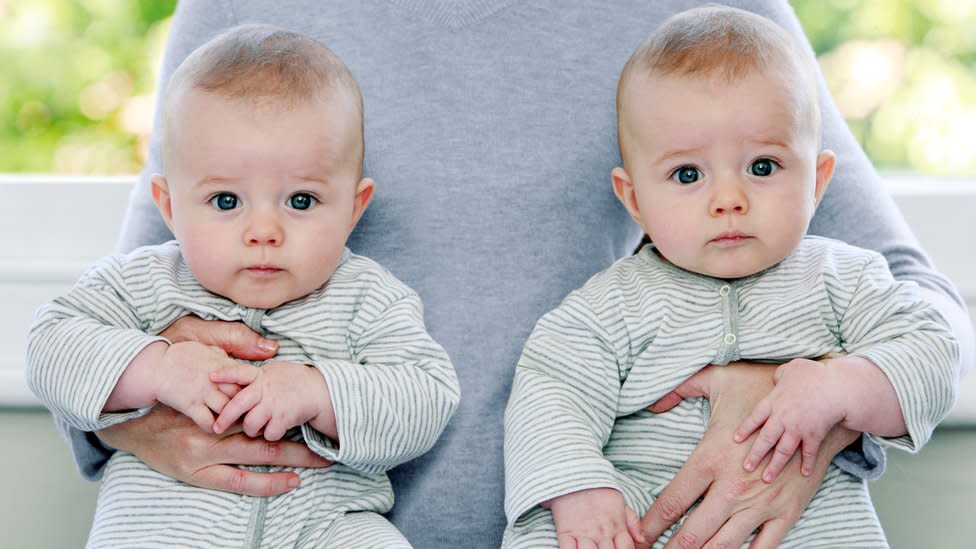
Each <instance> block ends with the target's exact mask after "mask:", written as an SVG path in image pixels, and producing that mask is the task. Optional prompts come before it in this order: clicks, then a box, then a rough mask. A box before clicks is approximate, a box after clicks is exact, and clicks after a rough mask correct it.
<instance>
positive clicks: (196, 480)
mask: <svg viewBox="0 0 976 549" xmlns="http://www.w3.org/2000/svg"><path fill="white" fill-rule="evenodd" d="M161 335H162V336H163V337H165V338H167V339H169V340H170V341H172V342H174V343H179V342H183V341H197V342H199V343H204V344H206V345H213V346H216V347H220V348H221V349H224V351H226V352H227V353H228V354H230V355H232V356H235V357H237V358H241V359H246V360H264V359H268V358H271V357H273V356H274V355H275V354H276V353H277V351H278V347H277V344H276V343H275V342H274V341H273V340H270V339H266V338H262V337H260V336H259V335H258V334H256V333H254V332H253V331H251V330H250V329H248V328H247V327H246V326H244V325H243V324H239V323H233V322H220V321H205V320H202V319H200V318H197V317H193V316H187V317H183V318H181V319H179V320H177V321H176V322H174V323H173V324H172V325H170V327H169V328H167V329H166V330H165V331H163V333H162V334H161ZM96 435H98V437H99V438H100V439H101V440H102V441H103V442H105V443H106V444H108V445H109V446H111V447H113V448H118V449H120V450H125V451H127V452H131V453H132V454H135V456H136V457H138V458H139V459H141V460H142V461H143V463H145V464H146V465H148V466H150V467H152V468H153V469H155V470H156V471H159V472H160V473H163V474H164V475H167V476H169V477H172V478H174V479H176V480H180V481H183V482H186V483H187V484H192V485H194V486H199V487H201V488H212V489H216V490H224V491H228V492H235V493H238V494H246V495H252V496H273V495H277V494H281V493H284V492H287V491H289V490H292V489H294V488H296V487H297V486H298V483H299V478H298V475H297V474H295V473H293V472H275V473H261V472H256V471H248V470H245V469H241V468H239V467H236V466H235V465H278V466H286V467H326V466H328V465H330V464H331V463H330V462H329V461H327V460H325V459H324V458H322V457H320V456H318V455H317V454H315V453H314V452H312V451H311V450H309V448H308V447H307V446H305V445H304V444H301V443H298V442H292V441H281V442H268V441H265V440H262V439H253V438H250V437H248V436H247V435H245V434H243V433H241V432H240V427H239V426H237V427H235V428H233V429H230V430H228V431H227V432H225V433H223V434H221V435H215V434H212V433H206V432H204V431H202V430H200V429H199V428H198V427H197V426H196V425H195V424H194V423H193V422H192V421H191V420H190V419H189V418H187V417H186V416H183V415H181V414H179V413H177V412H175V411H174V410H172V409H170V408H168V407H166V406H162V405H157V406H155V407H154V408H153V409H152V411H150V412H149V413H148V414H146V415H145V416H143V417H141V418H138V419H134V420H130V421H126V422H123V423H120V424H117V425H114V426H112V427H109V428H107V429H102V430H101V431H98V432H96Z"/></svg>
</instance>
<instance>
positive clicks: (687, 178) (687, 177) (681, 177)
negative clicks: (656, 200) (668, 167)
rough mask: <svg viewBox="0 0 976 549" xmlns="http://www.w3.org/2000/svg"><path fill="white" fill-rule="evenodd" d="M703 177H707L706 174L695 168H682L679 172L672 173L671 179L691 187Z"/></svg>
mask: <svg viewBox="0 0 976 549" xmlns="http://www.w3.org/2000/svg"><path fill="white" fill-rule="evenodd" d="M702 177H705V174H703V173H702V171H701V170H699V169H698V168H696V167H694V166H681V167H680V168H678V169H677V170H674V171H673V172H671V179H673V180H674V181H676V182H678V183H681V184H682V185H690V184H692V183H694V182H696V181H698V180H699V179H701V178H702Z"/></svg>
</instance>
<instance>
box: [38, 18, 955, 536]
mask: <svg viewBox="0 0 976 549" xmlns="http://www.w3.org/2000/svg"><path fill="white" fill-rule="evenodd" d="M814 74H815V72H814V69H813V68H812V67H811V66H810V61H809V60H808V56H807V55H806V54H805V53H804V52H803V51H802V49H801V47H800V46H799V45H797V44H795V43H794V42H793V40H792V39H791V38H790V37H789V35H788V34H787V33H786V32H785V31H783V30H782V29H780V28H779V27H777V26H776V25H775V24H773V23H771V22H769V21H767V20H765V19H763V18H761V17H759V16H756V15H753V14H750V13H748V12H744V11H740V10H735V9H731V8H718V7H714V8H713V7H709V8H703V9H696V10H691V11H688V12H685V13H682V14H679V15H677V16H675V17H673V18H672V19H670V20H668V21H667V22H666V23H665V24H664V25H662V26H661V27H660V28H659V29H657V30H656V31H655V32H654V33H653V34H652V35H651V36H650V37H649V38H648V39H647V40H646V41H645V42H644V43H642V44H641V45H640V46H639V47H638V49H637V51H635V52H634V54H633V56H632V57H631V58H630V60H629V61H628V62H627V64H626V66H625V67H624V69H623V72H622V75H621V77H620V82H619V87H618V94H617V115H618V132H619V139H620V152H621V156H622V160H623V167H619V168H615V169H614V170H613V172H612V173H611V179H612V184H613V192H614V193H615V194H616V196H617V197H618V198H619V199H620V202H621V203H622V204H623V206H624V207H625V208H626V209H627V211H628V212H629V213H630V214H631V216H632V217H633V218H634V220H635V222H637V223H638V224H639V225H640V226H641V227H642V228H643V230H644V232H645V233H646V234H647V235H648V237H649V239H650V242H651V243H650V244H647V245H645V246H644V247H643V248H641V249H640V251H639V252H637V253H636V254H635V255H633V256H631V257H627V258H624V259H621V260H620V261H618V262H616V263H615V264H614V265H612V266H611V267H610V268H609V269H607V270H605V271H603V272H601V273H598V274H597V275H595V276H594V277H593V278H591V279H590V280H589V281H588V282H587V283H586V284H585V285H584V286H583V287H582V288H580V289H579V290H577V291H575V292H573V293H572V294H570V295H569V296H568V297H567V298H566V299H565V300H564V301H563V303H562V304H561V305H559V307H557V308H556V309H554V310H553V311H551V312H550V313H548V314H546V315H545V316H544V317H543V318H542V319H540V320H539V322H538V323H537V325H536V327H535V330H534V331H533V332H532V335H531V336H530V338H529V340H528V342H527V343H526V345H525V349H524V351H523V354H522V356H521V358H520V360H519V363H518V365H517V367H516V371H515V378H514V384H513V387H512V393H511V397H510V401H509V405H508V409H507V412H506V417H505V429H506V437H505V464H506V473H505V483H506V509H505V511H506V514H507V516H508V520H509V523H508V527H507V529H506V532H505V539H504V541H503V545H504V546H507V547H516V548H523V547H557V546H558V547H576V546H577V545H578V546H580V547H583V546H593V547H597V546H599V547H618V548H619V547H634V546H641V545H645V544H650V543H657V544H658V545H661V544H663V543H665V542H666V541H667V540H668V539H669V538H670V537H671V536H673V535H674V534H675V531H676V530H677V528H673V529H669V530H668V531H667V532H665V534H664V535H663V536H662V537H661V538H660V539H658V540H651V539H644V537H645V536H644V534H643V533H642V532H641V529H640V527H639V524H638V520H637V517H638V516H639V515H641V514H643V513H644V512H646V511H647V509H648V508H649V506H650V505H651V504H652V503H653V502H654V501H655V499H656V498H657V497H658V495H659V494H660V493H661V491H662V490H663V489H664V487H665V486H667V484H668V482H669V481H670V480H671V479H672V478H673V477H674V475H675V474H676V473H677V471H678V470H679V469H680V468H681V466H682V465H683V463H684V462H685V460H686V459H687V457H688V455H689V454H690V452H691V450H692V449H693V448H694V447H695V445H696V443H697V441H698V440H700V439H701V437H702V436H703V434H704V431H705V429H706V428H707V426H708V420H709V409H708V405H707V402H706V401H704V400H702V399H691V400H686V401H684V402H681V403H680V404H678V405H677V406H676V407H675V408H674V409H672V410H670V411H668V412H665V413H658V414H655V413H652V412H650V411H649V410H648V406H649V405H650V404H651V403H653V402H655V401H657V400H658V399H659V398H661V397H663V396H664V395H666V394H667V393H669V392H670V391H672V390H673V389H674V388H675V387H676V386H677V385H678V384H679V383H681V382H682V381H683V380H685V379H687V378H688V377H690V376H691V375H693V374H694V373H695V372H696V371H698V370H700V369H701V368H703V367H705V366H706V365H708V364H726V363H729V362H733V361H740V360H746V361H766V362H775V363H784V364H783V365H782V366H780V367H779V368H778V369H777V371H776V385H775V388H774V389H773V391H772V392H771V393H770V394H769V395H768V396H767V397H766V398H764V399H763V400H762V401H761V402H760V403H759V404H758V405H757V406H756V408H755V409H754V410H753V412H752V414H751V415H750V416H749V418H748V419H746V420H745V422H744V423H743V424H742V425H741V426H740V427H739V429H738V430H737V431H736V440H738V441H739V442H742V443H744V444H751V450H750V451H749V453H748V457H747V458H746V461H745V463H744V464H743V466H744V467H745V468H746V469H748V470H754V469H756V468H763V470H764V473H763V479H764V480H767V481H771V480H772V479H773V478H775V477H776V475H777V474H778V473H779V471H780V470H782V468H783V467H784V466H785V465H786V463H787V462H788V461H789V460H790V459H791V458H793V456H794V454H797V453H799V454H800V457H799V458H798V459H799V460H800V461H801V467H802V471H803V473H804V474H811V473H812V472H813V470H814V462H815V456H816V453H817V449H818V446H819V444H820V442H821V441H822V440H823V439H824V437H825V436H826V434H827V432H828V431H830V430H831V429H832V428H833V427H834V426H836V425H840V426H843V427H846V428H848V429H851V430H854V431H859V432H864V433H870V435H866V436H870V437H873V438H876V439H877V440H878V441H881V442H882V443H883V444H886V445H892V446H896V447H900V448H903V449H907V450H910V451H914V450H917V449H918V448H919V447H920V446H921V445H922V444H924V443H925V441H926V440H927V439H928V437H929V435H930V433H931V431H932V429H933V428H934V427H935V425H936V424H937V423H938V421H939V420H940V419H941V418H942V417H943V416H944V415H945V413H947V412H948V409H949V408H950V406H951V404H952V402H953V399H954V393H953V390H954V386H955V379H954V374H953V364H954V363H955V362H956V360H957V353H958V351H957V348H956V343H955V340H954V339H953V337H952V335H951V333H950V332H949V330H948V328H947V326H946V324H945V322H944V321H943V320H942V319H941V317H939V315H938V314H937V313H936V312H934V310H933V309H932V308H931V307H929V306H927V304H926V303H924V302H923V301H922V300H921V298H920V297H919V295H918V293H917V292H916V291H915V287H914V285H912V284H909V283H901V282H896V281H895V280H894V279H893V278H892V276H891V274H890V273H889V271H888V268H887V264H886V263H885V260H884V258H883V257H882V256H880V255H879V254H877V253H874V252H870V251H866V250H862V249H859V248H854V247H852V246H849V245H846V244H843V243H840V242H836V241H833V240H828V239H824V238H816V237H808V236H805V232H806V229H807V226H808V223H809V221H810V219H811V217H812V216H813V213H814V210H815V208H816V206H817V204H818V202H819V201H820V199H821V198H822V196H823V194H824V192H825V190H826V189H827V185H828V183H829V182H830V178H831V175H832V173H833V170H834V167H835V158H834V155H833V153H831V152H830V151H828V150H820V135H819V131H820V114H819V110H818V98H817V89H816V79H815V76H814ZM162 120H163V124H164V127H163V140H164V141H163V146H162V150H163V167H164V168H163V171H164V172H165V173H164V174H162V175H156V176H154V177H153V179H152V196H153V199H154V201H155V202H156V204H157V206H158V208H159V211H160V213H161V214H162V217H163V219H164V220H165V221H166V224H167V225H168V226H169V228H170V229H171V230H172V232H173V234H174V236H175V241H173V242H170V243H168V244H164V245H162V246H153V247H144V248H140V249H138V250H136V251H134V252H132V253H131V254H129V255H126V256H113V257H109V258H105V259H103V260H101V261H100V262H99V263H97V264H96V265H95V266H94V267H93V268H92V269H91V271H89V272H88V273H87V274H86V275H85V276H84V277H83V279H82V280H81V281H79V282H78V283H77V284H76V285H75V286H74V287H73V288H72V289H71V290H70V291H69V292H68V293H67V294H65V295H64V296H62V297H59V298H58V299H56V300H55V301H54V302H53V303H51V304H49V305H46V306H45V307H43V308H42V309H41V310H40V311H39V312H38V314H37V317H36V320H35V323H34V326H33V328H32V330H31V334H30V344H29V351H28V368H29V374H28V375H29V383H30V385H31V387H32V389H33V390H34V391H35V392H36V393H37V395H38V396H39V397H40V398H41V399H42V400H43V402H44V403H45V404H46V405H47V406H48V407H49V408H51V410H52V411H53V412H54V413H56V414H59V415H61V416H63V417H65V418H67V419H68V421H69V422H70V423H71V425H73V426H74V427H77V428H79V429H82V430H87V431H93V430H98V429H102V428H105V427H107V426H110V425H112V424H115V423H118V422H122V421H126V420H128V419H131V418H134V417H137V416H139V415H142V414H144V413H146V412H147V411H148V410H149V409H150V408H151V407H153V406H154V405H155V404H157V403H162V404H165V405H167V406H170V407H172V408H174V409H175V410H177V411H179V412H181V413H183V414H185V415H187V416H188V417H190V418H192V419H193V420H194V421H195V422H196V423H197V424H198V425H199V427H200V428H201V429H204V430H207V431H211V430H212V431H214V432H217V433H221V432H224V431H226V430H228V429H243V431H244V432H245V433H246V434H248V435H250V436H253V437H264V438H265V439H267V440H272V441H273V440H280V439H283V438H285V439H289V440H295V441H302V442H304V443H305V444H306V445H308V447H309V448H310V449H312V450H313V451H314V452H315V453H317V454H319V455H321V456H322V457H323V458H325V459H328V460H330V461H333V462H334V464H333V465H331V466H330V467H325V468H294V469H293V470H294V472H295V473H297V474H298V476H299V477H300V483H301V484H300V486H299V487H298V488H297V489H295V490H293V491H291V492H288V493H285V494H283V495H279V496H275V497H271V498H260V497H250V496H243V495H238V494H232V493H226V492H220V491H214V490H207V489H202V488H196V487H192V486H189V485H186V484H183V483H181V482H178V481H175V480H173V479H170V478H169V477H167V476H165V475H163V474H160V473H158V472H156V471H154V470H153V469H151V468H150V467H149V466H147V465H146V464H144V463H142V462H141V461H139V460H138V459H137V458H135V457H134V456H133V455H131V454H128V453H125V452H116V453H115V454H114V456H113V457H112V459H111V461H110V463H109V464H108V467H107V469H106V472H105V476H104V480H103V485H102V488H101V492H100V493H99V498H98V506H97V510H96V513H95V520H94V525H93V527H92V531H91V534H90V539H89V542H88V543H89V546H91V547H117V546H144V545H151V544H152V543H154V542H157V541H159V540H161V539H165V540H166V541H167V542H168V543H172V544H174V545H178V546H184V547H191V546H238V547H243V546H246V547H252V546H269V547H278V546H281V547H293V546H302V547H343V548H345V547H410V544H409V542H408V541H407V540H406V539H405V538H404V537H403V536H402V535H401V534H400V533H399V532H398V531H397V530H396V528H395V527H394V526H393V525H392V524H390V523H389V522H388V521H387V520H386V519H385V518H384V517H383V516H382V513H385V512H386V511H389V510H390V508H391V507H392V505H393V492H392V489H391V486H390V483H389V480H388V479H387V477H386V475H385V471H387V470H388V469H390V468H392V467H394V466H396V465H398V464H400V463H403V462H405V461H408V460H410V459H413V458H415V457H417V456H418V455H420V454H422V453H423V452H426V451H427V450H429V449H430V448H431V447H432V446H433V445H434V443H435V442H436V440H437V437H438V436H439V435H440V433H441V432H442V431H443V429H444V428H445V426H446V425H447V422H448V420H449V419H450V417H451V414H452V413H453V411H454V409H455V407H456V406H457V402H458V399H459V388H458V380H457V377H456V375H455V372H454V370H453V367H452V365H451V362H450V360H449V358H448V356H447V354H446V353H445V352H444V350H443V349H442V348H441V347H440V346H439V345H438V344H437V343H436V342H435V341H434V340H433V339H432V338H431V337H430V336H429V335H428V334H427V332H426V329H425V326H424V319H423V313H422V305H421V303H420V300H419V298H418V296H417V294H416V293H414V292H413V291H412V290H411V289H410V288H408V287H407V286H406V285H404V284H403V283H402V282H400V281H398V280H397V279H396V278H395V277H394V276H393V275H391V274H390V273H389V272H388V271H387V270H385V269H384V268H383V267H381V266H380V265H378V264H376V263H375V262H373V261H371V260H369V259H366V258H364V257H360V256H357V255H355V254H353V253H351V252H350V251H349V250H348V249H347V248H346V247H345V242H346V239H347V237H348V236H349V234H350V232H351V231H352V230H353V228H354V227H355V225H356V223H357V221H358V220H359V218H360V217H361V216H362V214H363V212H364V210H365V209H366V207H367V206H368V205H369V202H370V199H371V198H372V196H373V192H374V188H375V184H374V182H373V181H372V180H370V179H369V178H363V177H362V174H361V171H362V162H363V150H364V146H363V106H362V99H361V95H360V92H359V88H358V85H357V83H356V80H355V79H354V77H353V76H352V74H351V73H350V71H349V70H348V69H347V68H346V67H345V65H343V63H342V62H341V61H340V60H339V59H338V58H337V57H336V56H335V55H334V54H333V53H332V52H331V51H330V50H328V49H327V48H326V47H325V46H323V45H321V44H320V43H318V42H316V41H314V40H312V39H310V38H308V37H306V36H304V35H302V34H300V33H297V32H292V31H286V30H282V29H277V28H272V27H267V26H244V27H238V28H236V29H233V30H231V31H228V32H227V33H224V34H222V35H220V36H218V37H217V38H215V39H213V40H212V41H210V42H208V43H207V44H205V45H204V46H202V47H201V48H200V49H198V50H196V51H195V52H194V53H193V54H191V55H190V56H189V57H188V58H187V59H186V61H184V63H183V64H182V65H181V66H180V67H179V69H178V70H177V71H176V72H175V73H174V75H173V77H172V79H171V81H170V82H169V83H168V87H167V89H166V97H165V100H164V112H163V113H162ZM186 315H195V316H198V317H201V318H204V319H211V320H223V321H231V322H243V323H244V324H246V325H247V326H249V327H250V328H251V329H253V330H254V331H256V332H258V333H260V334H262V335H265V336H266V337H269V338H271V339H274V340H276V341H277V343H278V348H279V352H278V354H277V356H276V357H275V359H274V360H272V361H268V362H265V363H263V364H247V363H244V362H241V361H238V360H235V359H233V358H231V357H229V356H228V355H227V354H226V353H224V352H223V351H221V350H219V349H217V348H214V347H209V346H206V345H203V344H199V343H194V342H170V341H168V340H166V339H165V338H163V337H161V336H159V335H158V334H160V333H161V332H162V331H163V330H164V329H165V328H166V327H167V326H169V325H170V324H171V323H173V322H174V321H175V320H177V319H179V318H181V317H183V316H186ZM797 357H801V358H797ZM879 372H880V374H881V375H882V378H883V379H886V380H887V383H882V384H881V385H883V386H881V387H879V386H878V384H877V383H874V382H873V380H876V379H878V378H877V377H872V376H871V375H870V374H875V375H877V374H878V373H879ZM869 396H870V398H872V399H873V400H866V398H868V397H869ZM892 407H893V408H892ZM891 409H898V410H900V411H901V414H900V415H899V414H886V413H883V412H884V410H891ZM753 433H758V436H755V437H753V436H751V435H753ZM838 510H843V512H842V513H838ZM760 535H761V534H760ZM587 544H589V545H587ZM851 544H856V545H859V546H884V545H885V538H884V534H883V532H882V530H881V527H880V525H879V523H878V519H877V517H876V515H875V513H874V511H873V508H872V506H871V503H870V499H869V498H868V495H867V489H866V486H865V484H864V481H863V480H861V479H859V478H858V477H856V476H854V475H852V474H850V473H848V472H845V471H844V470H842V469H841V468H840V467H838V466H837V465H833V464H831V465H830V466H829V469H828V470H827V472H826V476H825V478H824V480H823V482H822V484H821V486H820V488H819V490H818V491H817V492H816V494H815V495H814V497H813V499H812V500H811V501H810V504H809V505H808V507H807V509H806V511H805V512H804V513H803V514H802V516H801V517H800V519H799V520H798V522H797V523H796V524H795V525H794V526H793V528H792V529H791V530H790V531H789V533H788V534H787V535H786V537H785V539H784V540H783V545H784V546H795V547H800V546H802V547H814V546H844V545H851Z"/></svg>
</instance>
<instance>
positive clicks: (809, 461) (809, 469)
mask: <svg viewBox="0 0 976 549" xmlns="http://www.w3.org/2000/svg"><path fill="white" fill-rule="evenodd" d="M821 440H822V439H821V438H819V437H813V438H807V439H804V441H803V453H802V457H803V461H802V467H801V468H800V472H802V473H803V474H804V476H810V475H812V474H813V468H814V467H816V466H817V452H818V451H820V441H821Z"/></svg>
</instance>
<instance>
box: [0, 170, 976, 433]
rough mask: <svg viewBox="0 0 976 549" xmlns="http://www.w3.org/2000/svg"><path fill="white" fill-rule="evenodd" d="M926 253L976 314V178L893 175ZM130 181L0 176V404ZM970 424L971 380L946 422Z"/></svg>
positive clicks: (102, 249)
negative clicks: (43, 312) (32, 333)
mask: <svg viewBox="0 0 976 549" xmlns="http://www.w3.org/2000/svg"><path fill="white" fill-rule="evenodd" d="M889 179H890V181H891V192H892V194H893V195H894V196H895V199H896V201H897V202H898V204H899V206H900V207H901V208H902V210H903V211H904V213H905V216H906V217H907V218H908V221H909V223H910V224H911V225H912V228H913V229H914V230H915V232H916V234H917V235H918V237H919V239H920V240H921V241H922V244H923V246H924V247H925V249H926V250H927V251H928V252H929V253H930V254H931V256H932V257H933V259H934V261H935V262H936V264H937V265H938V266H939V268H940V269H941V270H942V271H943V272H944V273H945V274H946V275H948V276H949V277H950V278H951V279H952V280H953V281H954V282H955V283H956V285H957V286H958V287H959V288H960V290H961V291H962V293H963V295H964V297H965V299H966V301H967V303H968V304H969V307H970V312H971V314H972V316H973V317H976V244H974V239H976V181H960V180H948V181H947V180H919V179H918V178H911V177H891V178H889ZM131 187H132V179H131V178H96V179H91V178H88V179H83V180H79V179H78V178H73V179H67V178H51V177H25V176H6V177H2V176H0V238H2V241H0V242H2V243H0V303H2V304H3V305H4V314H3V315H0V406H37V401H36V400H35V399H34V397H33V395H31V394H30V392H29V391H28V390H27V388H26V386H25V384H24V381H23V358H24V354H25V334H26V330H27V327H28V325H29V324H30V321H31V318H32V316H33V312H34V310H35V309H36V308H37V307H38V306H39V305H40V304H42V303H44V302H46V301H49V300H50V299H52V298H53V297H54V296H56V295H57V294H58V293H59V292H61V291H62V290H63V289H65V288H67V287H68V286H69V285H70V284H71V283H73V282H74V280H75V279H77V278H78V277H79V276H80V275H81V274H82V273H83V272H84V270H85V269H86V268H87V267H88V265H90V264H91V263H92V262H93V261H94V260H95V259H97V258H98V257H101V256H102V255H105V254H107V253H109V252H111V251H112V248H113V246H114V245H115V239H116V237H117V235H118V231H119V226H120V223H121V216H122V212H123V211H124V209H125V204H126V201H127V199H128V194H129V191H130V189H131ZM948 421H949V422H953V423H960V422H964V423H971V424H973V425H976V375H971V376H968V377H967V378H966V380H964V387H963V396H962V397H961V398H960V400H959V403H958V404H957V406H956V408H955V410H953V413H952V414H951V416H950V418H949V419H948Z"/></svg>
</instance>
